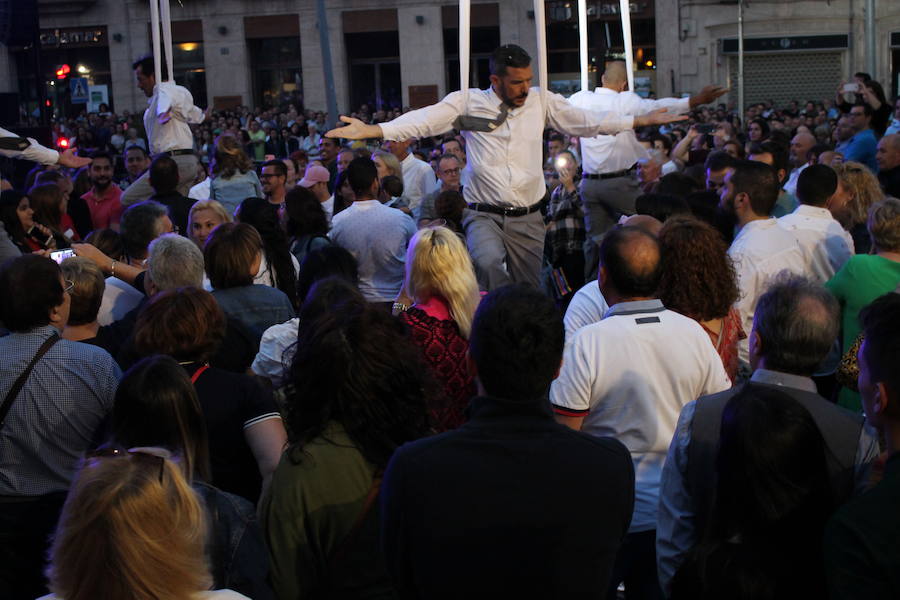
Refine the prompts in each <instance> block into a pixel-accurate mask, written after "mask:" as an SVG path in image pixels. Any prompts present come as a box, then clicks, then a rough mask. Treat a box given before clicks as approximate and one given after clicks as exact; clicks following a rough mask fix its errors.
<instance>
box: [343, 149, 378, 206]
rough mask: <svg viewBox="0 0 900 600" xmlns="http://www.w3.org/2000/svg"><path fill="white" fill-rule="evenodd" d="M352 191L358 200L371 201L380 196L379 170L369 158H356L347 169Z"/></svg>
mask: <svg viewBox="0 0 900 600" xmlns="http://www.w3.org/2000/svg"><path fill="white" fill-rule="evenodd" d="M347 179H348V180H349V182H350V189H352V190H353V194H354V195H355V196H356V199H357V200H371V199H373V198H376V197H377V196H378V168H377V167H376V165H375V162H374V161H372V160H371V159H369V158H354V159H353V160H352V161H350V165H349V166H348V167H347Z"/></svg>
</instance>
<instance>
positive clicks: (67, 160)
mask: <svg viewBox="0 0 900 600" xmlns="http://www.w3.org/2000/svg"><path fill="white" fill-rule="evenodd" d="M0 138H3V140H2V142H0V155H2V156H6V157H9V158H20V159H22V160H33V161H34V162H37V163H41V164H42V165H61V166H63V167H71V168H73V169H80V168H81V167H83V166H85V165H89V164H91V159H90V158H86V157H83V156H76V155H75V149H74V148H69V149H68V150H66V151H64V152H57V151H56V150H51V149H50V148H47V147H46V146H42V145H41V144H39V143H38V141H37V140H36V139H34V138H20V137H19V136H17V135H16V134H15V133H13V132H12V131H7V130H6V129H3V128H2V127H0Z"/></svg>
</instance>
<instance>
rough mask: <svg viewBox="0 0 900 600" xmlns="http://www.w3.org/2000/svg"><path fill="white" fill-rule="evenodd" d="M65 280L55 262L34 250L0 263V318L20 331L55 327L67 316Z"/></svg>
mask: <svg viewBox="0 0 900 600" xmlns="http://www.w3.org/2000/svg"><path fill="white" fill-rule="evenodd" d="M68 287H69V284H68V283H66V281H65V280H64V279H63V277H62V271H60V268H59V265H57V264H56V263H55V262H54V261H52V260H50V259H49V258H45V257H43V256H39V255H37V254H24V255H22V256H19V257H16V258H12V259H9V260H7V261H6V262H5V263H3V264H2V265H0V321H2V322H3V324H4V325H5V326H6V328H7V329H9V330H10V331H14V332H19V333H24V332H27V331H30V330H32V329H34V328H36V327H44V326H45V325H53V326H54V327H56V328H57V329H62V328H63V327H65V326H66V323H67V322H68V320H69V310H70V305H71V297H70V296H69V294H68V293H67V289H68Z"/></svg>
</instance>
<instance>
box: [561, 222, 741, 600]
mask: <svg viewBox="0 0 900 600" xmlns="http://www.w3.org/2000/svg"><path fill="white" fill-rule="evenodd" d="M661 274H662V270H661V265H660V248H659V243H658V242H657V241H656V238H654V237H653V236H652V235H650V234H649V233H647V232H646V231H643V230H642V229H638V228H636V227H627V226H626V227H622V228H618V229H613V230H611V231H610V232H609V233H608V234H607V235H606V236H605V237H604V238H603V241H602V242H601V245H600V270H599V276H598V282H599V287H600V292H601V293H602V295H603V297H604V298H605V299H606V300H607V301H608V302H609V306H610V308H609V310H607V311H606V314H605V315H604V316H603V319H602V320H601V321H599V322H598V323H594V324H592V325H587V326H585V327H582V328H581V329H579V330H578V331H577V332H576V333H575V335H574V336H573V337H572V339H571V341H568V342H567V345H566V349H565V353H564V357H563V363H562V370H561V372H560V374H559V377H558V378H557V379H556V381H554V382H553V385H552V386H551V387H550V402H551V403H552V405H553V410H554V413H555V415H556V420H557V421H559V422H560V423H562V424H563V425H567V426H569V427H571V428H572V429H575V430H580V431H584V432H586V433H589V434H591V435H595V436H598V437H604V436H606V437H613V438H616V439H617V440H619V441H620V442H622V443H623V444H625V446H626V447H627V448H628V450H629V451H630V452H631V458H632V461H633V463H634V474H635V500H634V516H633V517H632V519H631V526H630V528H629V530H628V535H627V536H626V537H625V540H624V542H623V544H622V549H620V550H619V556H618V558H617V559H616V565H615V568H614V570H613V577H612V581H611V582H610V583H611V589H610V590H608V592H609V595H607V596H606V597H608V598H610V597H611V598H614V597H615V595H616V594H615V590H616V587H617V586H618V585H619V583H621V582H622V581H624V582H625V589H626V593H627V594H628V597H629V598H661V597H662V596H661V594H660V590H659V584H658V580H657V576H656V573H657V572H656V558H655V544H656V517H657V505H658V503H659V482H660V477H661V475H662V469H663V465H664V463H665V460H666V453H667V451H668V448H669V442H670V441H671V439H672V435H673V434H674V432H675V426H676V424H677V422H678V415H679V414H680V412H681V409H682V407H683V406H684V405H686V404H687V403H689V402H693V401H694V400H696V399H697V398H699V397H700V396H703V395H706V394H711V393H716V392H721V391H724V390H727V389H728V388H729V387H731V381H730V380H729V379H728V375H727V374H726V372H725V369H724V367H723V366H722V361H721V359H720V358H719V355H718V354H717V353H716V349H715V348H714V347H713V345H712V344H710V343H709V336H708V335H707V334H706V332H705V331H704V330H703V328H702V327H701V326H700V325H699V324H698V323H697V322H696V321H694V320H693V319H690V318H688V317H685V316H683V315H680V314H678V313H676V312H674V311H671V310H668V309H666V308H665V307H664V306H663V304H662V302H660V301H659V299H657V298H656V288H657V287H658V286H659V280H660V277H661ZM600 593H601V591H600V590H598V595H599V594H600Z"/></svg>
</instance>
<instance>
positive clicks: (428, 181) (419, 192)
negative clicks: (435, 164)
mask: <svg viewBox="0 0 900 600" xmlns="http://www.w3.org/2000/svg"><path fill="white" fill-rule="evenodd" d="M411 143H412V140H389V141H388V142H387V149H388V152H390V153H391V154H393V155H394V156H396V157H397V160H399V161H400V166H401V167H402V169H403V196H404V197H405V198H406V199H407V200H409V209H410V210H411V211H413V214H415V212H416V209H417V208H418V207H419V204H420V203H421V202H422V199H423V198H424V197H425V196H426V195H427V194H428V193H429V192H430V191H431V190H433V189H434V186H435V182H436V178H435V176H434V170H433V169H432V168H431V165H429V164H428V163H427V162H425V161H422V160H419V159H418V158H416V157H415V156H413V155H412V153H411V152H410V151H409V145H410V144H411Z"/></svg>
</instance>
